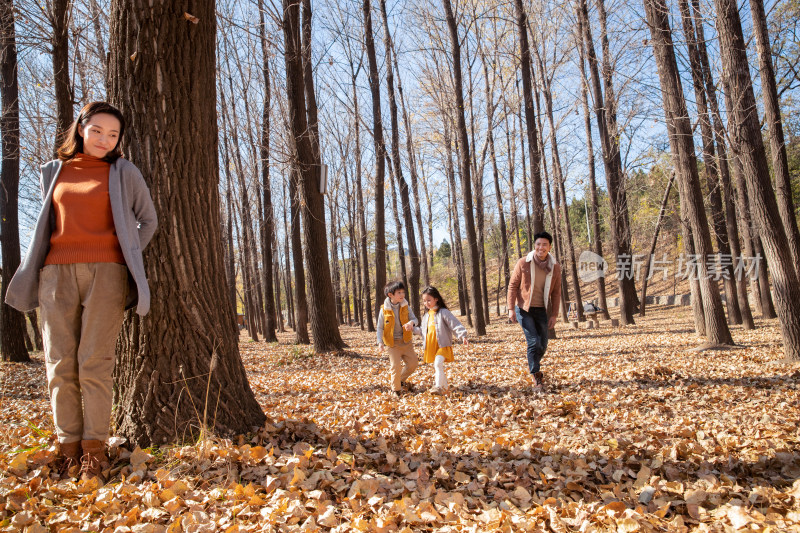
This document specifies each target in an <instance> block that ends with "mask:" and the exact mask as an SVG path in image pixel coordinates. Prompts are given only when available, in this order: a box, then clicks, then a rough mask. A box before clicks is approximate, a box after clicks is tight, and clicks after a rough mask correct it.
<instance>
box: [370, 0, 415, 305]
mask: <svg viewBox="0 0 800 533" xmlns="http://www.w3.org/2000/svg"><path fill="white" fill-rule="evenodd" d="M380 5H381V17H382V18H383V40H384V44H385V49H386V87H387V89H388V93H389V117H390V118H391V128H392V135H391V139H392V164H393V166H394V177H395V180H397V184H398V188H399V189H400V204H401V206H402V211H403V223H404V224H405V230H406V243H407V245H408V255H409V260H410V261H409V263H410V266H411V270H410V272H409V273H408V283H409V286H408V288H409V293H410V294H409V296H410V299H411V305H412V307H413V309H414V312H415V313H416V314H417V315H419V310H420V305H419V297H420V289H419V278H420V257H419V249H418V248H417V238H416V235H414V218H413V215H412V213H411V199H410V196H409V194H408V184H407V183H406V180H405V178H404V177H403V169H402V167H401V165H400V125H399V123H398V117H397V98H396V97H395V92H394V66H393V61H392V55H393V53H392V48H393V46H392V32H391V30H390V28H389V17H388V15H387V14H386V0H380ZM399 75H400V73H399V72H398V76H399ZM397 240H398V242H399V241H400V239H399V238H398V239H397Z"/></svg>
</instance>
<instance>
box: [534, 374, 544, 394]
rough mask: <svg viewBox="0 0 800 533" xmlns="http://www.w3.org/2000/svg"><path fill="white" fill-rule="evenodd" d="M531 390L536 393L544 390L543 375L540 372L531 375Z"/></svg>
mask: <svg viewBox="0 0 800 533" xmlns="http://www.w3.org/2000/svg"><path fill="white" fill-rule="evenodd" d="M533 389H534V390H538V391H543V390H544V375H543V374H542V373H541V372H536V373H535V374H534V375H533Z"/></svg>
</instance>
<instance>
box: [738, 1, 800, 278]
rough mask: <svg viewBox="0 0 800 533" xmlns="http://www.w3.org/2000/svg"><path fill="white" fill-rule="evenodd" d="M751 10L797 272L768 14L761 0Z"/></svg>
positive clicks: (798, 240)
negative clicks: (768, 29) (768, 28)
mask: <svg viewBox="0 0 800 533" xmlns="http://www.w3.org/2000/svg"><path fill="white" fill-rule="evenodd" d="M750 14H751V15H752V17H753V33H755V35H756V45H757V50H758V65H759V71H760V72H761V95H762V97H763V98H764V119H765V121H766V123H767V128H768V130H769V146H770V150H771V151H772V171H773V172H774V173H775V192H776V193H777V200H778V209H779V211H780V215H781V221H782V222H783V227H784V229H785V230H786V237H787V238H788V239H789V250H790V251H791V254H792V262H793V263H794V265H795V270H796V271H797V273H798V276H800V231H799V230H798V228H797V216H796V215H795V209H794V201H793V200H792V180H791V176H790V175H789V161H788V158H787V155H786V143H785V141H784V137H783V120H782V119H781V110H780V101H779V100H778V87H777V83H776V82H775V69H774V68H773V66H772V48H771V47H770V44H769V32H768V31H767V15H766V13H764V1H763V0H750Z"/></svg>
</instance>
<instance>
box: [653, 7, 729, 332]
mask: <svg viewBox="0 0 800 533" xmlns="http://www.w3.org/2000/svg"><path fill="white" fill-rule="evenodd" d="M644 5H645V11H646V12H647V22H648V25H649V26H650V35H651V36H652V38H653V51H654V52H655V56H656V64H657V65H658V75H659V79H660V80H661V95H662V99H663V106H664V113H665V116H666V119H667V131H668V132H669V142H670V148H671V151H672V159H673V162H674V167H675V174H676V177H677V180H678V191H679V192H680V194H681V196H683V197H684V198H685V201H684V202H682V204H681V207H682V208H686V212H687V216H688V218H689V223H690V224H691V228H692V235H693V237H694V240H695V246H696V247H697V250H696V251H697V254H698V255H699V258H698V261H697V266H698V276H699V278H700V279H699V280H698V281H699V282H700V293H701V295H702V298H703V312H704V317H705V324H706V337H707V338H708V340H709V342H710V343H712V344H733V339H732V338H731V332H730V330H729V329H728V322H727V321H726V319H725V309H724V308H723V306H722V297H721V295H720V293H719V283H718V282H717V281H716V280H714V279H712V276H710V275H709V272H708V261H709V257H712V256H713V248H712V246H711V233H710V232H709V227H708V219H707V218H706V211H705V206H704V205H703V193H702V190H701V188H700V177H699V175H698V172H697V158H696V156H695V151H694V140H693V138H692V125H691V123H690V121H689V112H688V110H687V108H686V101H685V100H684V97H683V89H682V87H681V83H680V74H679V72H678V62H677V61H676V59H675V51H674V48H673V45H672V30H671V29H670V26H669V12H668V10H667V5H666V3H665V1H664V0H645V3H644ZM712 260H713V259H712Z"/></svg>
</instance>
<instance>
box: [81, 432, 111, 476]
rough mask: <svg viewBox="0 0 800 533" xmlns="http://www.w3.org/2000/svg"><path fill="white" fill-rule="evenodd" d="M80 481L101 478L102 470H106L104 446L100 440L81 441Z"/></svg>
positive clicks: (106, 462) (107, 464)
mask: <svg viewBox="0 0 800 533" xmlns="http://www.w3.org/2000/svg"><path fill="white" fill-rule="evenodd" d="M81 448H82V449H83V456H82V457H81V479H84V480H89V479H93V478H96V477H99V478H101V479H102V478H103V476H102V475H103V470H106V469H108V467H109V466H110V465H109V463H108V457H107V456H106V446H105V443H104V442H103V441H101V440H82V441H81Z"/></svg>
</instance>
